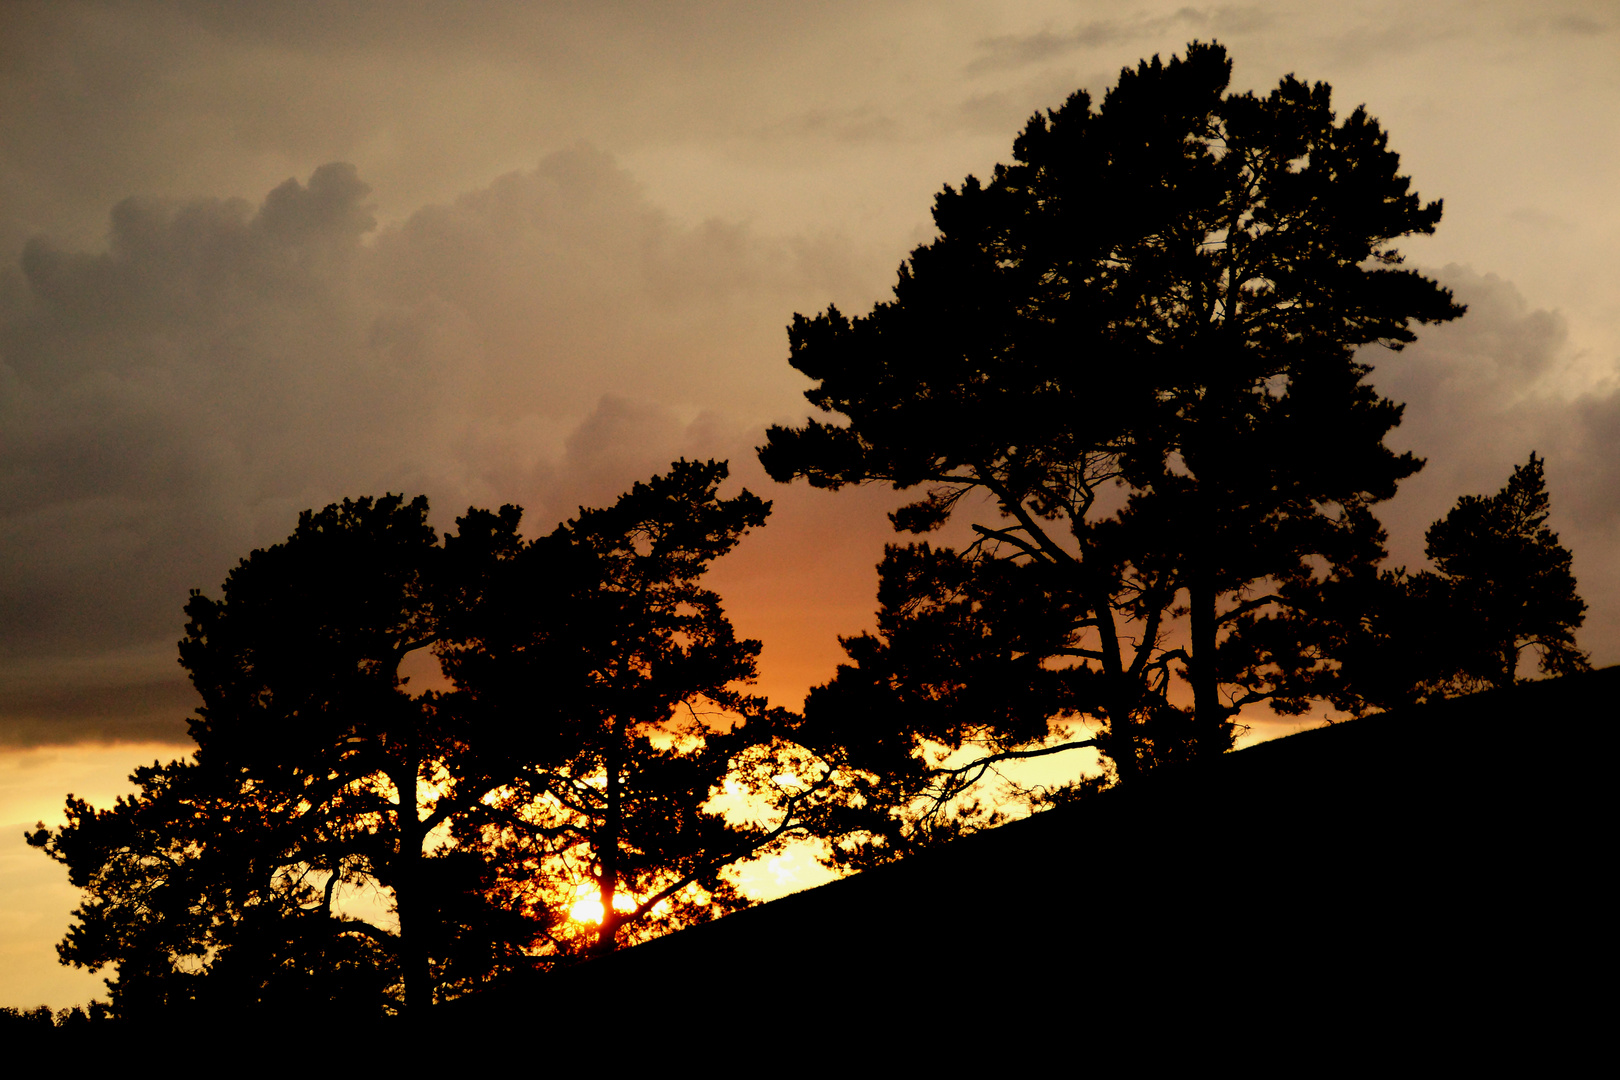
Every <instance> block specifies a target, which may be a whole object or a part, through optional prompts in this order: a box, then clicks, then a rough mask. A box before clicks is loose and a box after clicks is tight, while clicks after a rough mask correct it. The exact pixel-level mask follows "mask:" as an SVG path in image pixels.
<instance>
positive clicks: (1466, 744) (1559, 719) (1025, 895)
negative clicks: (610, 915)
mask: <svg viewBox="0 0 1620 1080" xmlns="http://www.w3.org/2000/svg"><path fill="white" fill-rule="evenodd" d="M1617 696H1620V667H1615V668H1608V669H1605V670H1602V671H1597V672H1591V673H1587V674H1582V675H1574V676H1569V677H1566V678H1562V679H1557V680H1552V681H1547V682H1540V683H1531V684H1525V685H1521V686H1518V687H1514V688H1512V689H1509V690H1504V691H1493V692H1490V693H1485V694H1479V695H1475V696H1472V697H1468V698H1460V699H1453V700H1448V701H1443V702H1439V703H1436V704H1433V705H1428V706H1423V707H1420V708H1413V709H1410V710H1406V711H1403V712H1399V713H1390V714H1381V715H1378V716H1373V717H1368V718H1365V719H1361V720H1355V721H1347V722H1344V723H1341V724H1336V725H1333V726H1330V727H1326V728H1320V729H1315V730H1310V731H1305V732H1302V733H1300V734H1297V735H1293V736H1290V737H1288V738H1284V739H1279V740H1276V741H1273V742H1269V743H1265V744H1262V745H1260V746H1256V747H1254V748H1252V749H1248V750H1244V751H1242V752H1240V753H1235V754H1229V755H1226V756H1224V757H1222V758H1219V759H1216V760H1212V761H1208V762H1205V763H1200V764H1195V765H1190V766H1186V767H1184V768H1180V769H1165V770H1160V771H1159V772H1157V773H1155V774H1154V775H1153V776H1152V777H1150V778H1148V779H1147V782H1146V783H1143V784H1141V785H1138V786H1136V787H1135V788H1134V789H1122V788H1116V789H1114V790H1111V791H1109V792H1106V793H1103V794H1101V795H1099V796H1097V797H1095V798H1093V799H1091V800H1089V801H1087V802H1085V803H1082V804H1078V805H1074V806H1070V807H1064V808H1059V809H1055V810H1052V811H1050V812H1048V813H1044V814H1040V815H1037V816H1035V817H1032V818H1029V819H1026V820H1022V821H1019V822H1016V823H1013V824H1010V825H1007V826H1005V827H1002V828H1000V829H996V830H992V831H988V832H984V833H979V834H976V835H973V836H970V837H967V838H965V839H963V840H960V841H957V842H955V843H952V844H949V845H946V846H944V847H942V848H940V849H936V850H934V851H930V852H925V853H923V854H920V855H918V856H915V857H913V858H911V859H909V860H906V861H904V862H901V863H898V864H892V865H889V866H886V867H881V868H878V869H876V870H873V871H870V872H868V873H865V874H861V875H858V876H856V877H852V878H846V879H843V880H840V881H837V882H834V883H832V884H829V885H825V886H822V887H821V888H817V889H811V890H808V891H806V892H803V893H799V894H796V895H794V896H790V897H787V898H784V899H782V900H778V901H775V902H772V903H769V904H765V905H763V906H761V907H758V908H753V909H750V910H747V911H744V912H741V913H739V914H736V915H733V916H731V917H729V918H726V919H724V920H721V921H719V922H716V923H712V924H709V925H706V926H701V927H697V928H695V929H692V930H688V931H684V932H681V933H679V934H675V935H671V936H668V937H665V938H661V939H658V940H655V941H652V942H649V943H647V944H645V945H640V946H637V947H636V948H633V949H628V950H624V951H621V952H620V953H617V954H615V955H612V956H608V957H604V958H601V959H597V960H592V961H590V962H588V963H585V964H582V965H580V966H578V967H575V968H573V969H571V970H567V971H563V972H559V973H556V974H553V975H548V976H544V977H540V978H537V979H534V980H533V981H530V982H524V983H511V984H508V985H507V986H506V987H505V988H504V989H497V990H493V991H490V992H486V993H483V994H478V995H474V996H472V997H470V998H467V999H464V1000H463V1001H459V1002H456V1003H454V1004H453V1005H451V1006H448V1007H446V1009H443V1010H440V1015H442V1016H445V1017H446V1019H453V1018H454V1019H459V1020H461V1021H463V1022H476V1025H477V1026H478V1027H480V1028H485V1029H488V1030H496V1029H499V1028H501V1027H503V1026H505V1025H506V1024H508V1023H511V1024H515V1025H516V1026H517V1027H519V1028H525V1027H527V1026H528V1025H529V1024H531V1023H532V1022H534V1018H535V1017H538V1016H544V1017H545V1018H546V1020H545V1024H546V1026H547V1027H548V1028H550V1029H552V1030H558V1031H565V1030H569V1029H570V1028H571V1027H575V1028H579V1029H581V1030H590V1029H591V1028H592V1027H593V1026H594V1025H596V1024H599V1023H606V1022H610V1015H619V1010H620V1009H633V1010H634V1011H635V1012H636V1013H637V1014H638V1015H639V1016H641V1017H643V1018H646V1017H647V1016H648V1015H649V1014H651V1015H652V1016H653V1018H654V1022H656V1021H657V1018H658V1017H662V1018H664V1019H665V1020H666V1021H667V1023H668V1026H669V1029H670V1031H671V1032H677V1031H679V1032H683V1033H684V1034H682V1036H681V1038H682V1039H683V1041H687V1042H688V1044H689V1045H692V1044H693V1043H694V1042H695V1043H696V1044H701V1045H703V1046H705V1047H708V1048H710V1049H713V1050H719V1049H723V1048H725V1047H726V1046H728V1045H731V1044H733V1043H734V1042H736V1041H738V1040H741V1041H743V1042H747V1043H750V1044H755V1043H758V1042H759V1041H761V1039H762V1038H763V1037H764V1036H763V1035H762V1033H763V1032H769V1031H773V1030H774V1031H778V1032H783V1031H792V1032H797V1033H799V1035H798V1037H801V1038H802V1037H810V1038H812V1039H815V1038H818V1037H834V1038H837V1039H839V1040H842V1039H844V1038H848V1037H850V1036H851V1035H853V1034H854V1033H856V1032H865V1033H866V1035H864V1036H862V1037H863V1038H865V1037H871V1038H875V1039H876V1040H877V1041H878V1043H879V1044H883V1045H897V1044H899V1043H901V1042H907V1041H911V1040H919V1039H920V1040H923V1041H924V1042H926V1043H930V1044H933V1043H937V1042H938V1041H939V1040H941V1039H944V1040H946V1041H947V1042H949V1041H951V1040H953V1039H955V1038H957V1037H960V1038H962V1039H964V1040H967V1041H970V1042H971V1041H973V1037H972V1036H971V1035H970V1034H969V1033H968V1031H967V1030H963V1031H959V1032H956V1033H954V1034H953V1032H952V1026H953V1025H969V1026H971V1027H972V1029H973V1030H978V1031H983V1030H986V1029H982V1028H980V1027H979V1026H980V1025H983V1024H986V1023H995V1024H1002V1025H1005V1024H1013V1025H1019V1024H1022V1023H1025V1022H1028V1023H1034V1022H1036V1021H1037V1020H1039V1021H1041V1023H1042V1025H1043V1030H1045V1031H1046V1032H1047V1035H1048V1036H1049V1037H1052V1038H1062V1039H1064V1040H1066V1038H1067V1035H1071V1034H1072V1035H1081V1034H1087V1037H1088V1039H1100V1040H1101V1041H1102V1042H1103V1043H1106V1042H1107V1040H1108V1035H1107V1033H1108V1031H1109V1030H1110V1027H1111V1025H1114V1024H1117V1023H1123V1025H1124V1027H1125V1028H1126V1029H1128V1030H1130V1031H1133V1032H1135V1033H1136V1037H1140V1036H1141V1034H1142V1032H1143V1030H1144V1028H1152V1027H1155V1026H1156V1025H1157V1024H1159V1023H1161V1022H1162V1023H1163V1024H1164V1025H1165V1031H1164V1038H1165V1039H1166V1040H1167V1043H1166V1045H1165V1046H1164V1047H1162V1048H1160V1050H1162V1051H1164V1052H1169V1051H1170V1050H1171V1049H1173V1048H1179V1049H1180V1050H1182V1051H1187V1050H1188V1049H1189V1047H1187V1046H1186V1045H1184V1044H1183V1043H1182V1042H1180V1040H1184V1039H1186V1038H1191V1037H1196V1036H1195V1033H1197V1032H1206V1033H1207V1032H1208V1031H1210V1030H1218V1031H1224V1032H1225V1033H1226V1034H1225V1035H1224V1036H1223V1038H1237V1037H1240V1036H1242V1037H1252V1036H1254V1035H1256V1034H1259V1035H1261V1036H1262V1037H1263V1038H1264V1040H1265V1041H1266V1042H1267V1044H1268V1045H1274V1040H1275V1038H1276V1037H1280V1036H1281V1033H1282V1032H1284V1031H1287V1030H1289V1029H1297V1028H1298V1027H1299V1025H1302V1024H1303V1025H1305V1026H1306V1027H1308V1028H1310V1029H1312V1030H1322V1029H1324V1028H1325V1029H1327V1030H1331V1031H1333V1032H1335V1033H1336V1035H1335V1037H1339V1038H1343V1037H1350V1038H1351V1042H1350V1043H1346V1044H1344V1046H1342V1047H1338V1048H1337V1049H1335V1048H1334V1047H1331V1046H1326V1045H1324V1046H1323V1047H1321V1048H1319V1050H1320V1052H1321V1053H1322V1054H1324V1055H1327V1058H1329V1059H1330V1058H1331V1057H1332V1055H1333V1054H1335V1053H1337V1052H1339V1050H1350V1049H1353V1047H1354V1046H1355V1045H1358V1044H1359V1042H1361V1041H1365V1040H1375V1041H1385V1040H1388V1039H1390V1038H1392V1037H1396V1036H1398V1035H1399V1033H1400V1032H1401V1031H1409V1032H1410V1033H1411V1034H1412V1035H1413V1036H1414V1037H1416V1038H1420V1039H1422V1040H1423V1041H1424V1043H1425V1045H1430V1046H1433V1045H1434V1044H1435V1042H1434V1041H1435V1040H1437V1039H1438V1040H1441V1041H1444V1040H1447V1039H1450V1038H1451V1037H1453V1036H1457V1037H1466V1038H1470V1039H1472V1038H1475V1037H1484V1038H1491V1039H1501V1038H1507V1039H1510V1040H1513V1041H1515V1042H1522V1041H1523V1040H1524V1039H1525V1038H1526V1037H1528V1036H1531V1035H1536V1034H1537V1033H1539V1032H1541V1030H1542V1029H1540V1028H1535V1027H1532V1028H1526V1027H1525V1025H1526V1024H1533V1023H1535V1022H1538V1021H1535V1020H1532V1017H1539V1018H1541V1019H1546V1018H1545V1017H1544V1016H1543V1015H1542V1014H1543V1012H1544V1011H1545V1010H1547V1009H1548V1005H1549V1002H1558V1003H1560V1004H1559V1006H1558V1008H1556V1009H1554V1010H1552V1011H1554V1012H1556V1013H1557V1019H1556V1020H1555V1021H1554V1022H1555V1023H1563V1024H1577V1023H1578V1017H1579V1015H1580V1010H1579V1009H1578V1008H1577V1009H1574V1010H1573V1011H1568V1012H1566V1011H1564V1009H1563V1007H1562V1006H1563V1005H1565V1004H1570V1005H1572V1004H1573V1003H1574V1002H1575V1001H1576V1000H1579V999H1580V997H1581V996H1582V995H1584V991H1581V990H1579V989H1578V984H1577V983H1574V982H1570V981H1566V977H1565V976H1566V972H1572V971H1573V969H1576V968H1580V967H1583V966H1586V965H1588V964H1601V962H1602V961H1601V960H1600V959H1599V958H1600V957H1601V956H1602V955H1603V954H1604V953H1603V950H1605V949H1607V945H1606V944H1605V942H1607V941H1608V940H1609V938H1610V932H1609V931H1608V930H1607V929H1606V928H1604V927H1606V925H1607V922H1606V920H1605V921H1600V919H1599V905H1600V903H1601V901H1600V899H1599V898H1600V895H1601V894H1600V892H1599V886H1600V884H1601V881H1602V880H1605V879H1606V876H1607V875H1606V873H1605V871H1604V867H1603V865H1602V863H1603V861H1605V858H1606V857H1605V856H1604V855H1603V853H1604V852H1606V851H1607V850H1608V849H1609V842H1608V839H1607V836H1608V832H1609V830H1610V827H1611V823H1612V818H1613V815H1612V812H1611V811H1609V810H1608V809H1607V807H1608V799H1607V796H1606V794H1605V793H1606V791H1607V790H1608V787H1609V781H1608V775H1607V774H1608V771H1609V769H1610V763H1611V762H1612V761H1613V760H1614V754H1613V749H1614V742H1615V735H1614V726H1613V724H1612V723H1611V719H1612V717H1613V714H1614V705H1613V702H1614V701H1615V700H1616V697H1617ZM1565 745H1567V746H1571V747H1579V750H1578V752H1577V751H1575V750H1573V749H1570V750H1565V749H1558V747H1560V746H1565ZM697 987H702V988H705V993H704V995H703V996H702V997H701V998H694V997H692V996H691V990H692V989H693V988H697ZM727 988H729V990H728V989H727ZM1592 1000H1597V999H1595V998H1594V999H1592ZM604 1006H606V1007H607V1009H608V1010H609V1013H608V1014H604V1013H603V1012H602V1011H601V1010H602V1009H603V1007H604ZM1510 1015H1511V1016H1512V1018H1513V1019H1512V1024H1511V1026H1509V1027H1508V1028H1504V1029H1503V1030H1501V1031H1496V1032H1493V1031H1490V1030H1487V1029H1488V1028H1490V1027H1491V1026H1493V1025H1494V1024H1496V1023H1497V1022H1498V1021H1499V1020H1502V1019H1503V1018H1504V1017H1507V1016H1510ZM1054 1019H1056V1020H1059V1021H1060V1022H1061V1025H1062V1026H1060V1027H1057V1028H1049V1027H1045V1024H1046V1022H1047V1021H1050V1020H1054ZM918 1025H922V1026H918ZM993 1030H1005V1031H1007V1033H1008V1034H1012V1033H1013V1032H1014V1031H1016V1030H1020V1029H1019V1028H997V1029H993ZM1267 1032H1270V1033H1269V1034H1268V1033H1267ZM817 1033H819V1035H818V1034H817ZM1244 1033H1247V1035H1246V1036H1245V1035H1244ZM1548 1034H1549V1037H1550V1031H1549V1032H1548ZM1482 1048H1483V1047H1482V1046H1481V1045H1473V1046H1472V1048H1471V1050H1470V1052H1473V1051H1478V1050H1480V1049H1482ZM1116 1049H1117V1048H1116ZM1149 1049H1150V1048H1144V1053H1149ZM1228 1049H1230V1048H1229V1047H1228ZM1223 1052H1224V1051H1223ZM1149 1056H1151V1053H1150V1055H1149Z"/></svg>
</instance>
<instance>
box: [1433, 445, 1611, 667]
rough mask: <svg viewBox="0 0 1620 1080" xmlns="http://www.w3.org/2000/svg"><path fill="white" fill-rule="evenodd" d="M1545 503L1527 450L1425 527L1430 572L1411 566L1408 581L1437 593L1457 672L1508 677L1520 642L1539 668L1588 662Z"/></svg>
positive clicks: (1569, 577) (1579, 615)
mask: <svg viewBox="0 0 1620 1080" xmlns="http://www.w3.org/2000/svg"><path fill="white" fill-rule="evenodd" d="M1550 509H1551V500H1549V499H1548V497H1547V486H1546V475H1545V469H1544V462H1543V460H1542V459H1541V458H1539V457H1537V456H1536V455H1535V453H1534V452H1532V453H1531V455H1530V460H1529V461H1527V462H1525V463H1524V464H1523V465H1520V466H1518V467H1517V468H1515V469H1514V470H1513V475H1512V477H1510V478H1509V479H1508V482H1507V486H1506V487H1504V488H1503V489H1502V490H1501V491H1498V492H1497V493H1496V494H1495V495H1491V496H1482V495H1465V496H1463V497H1462V498H1461V499H1458V500H1457V505H1456V506H1455V507H1453V508H1452V509H1451V511H1450V512H1449V513H1448V514H1446V516H1445V517H1444V518H1442V519H1440V520H1439V521H1437V522H1435V523H1434V524H1433V525H1431V526H1430V527H1429V531H1428V533H1426V534H1425V536H1424V539H1425V540H1426V541H1427V546H1426V547H1425V549H1424V553H1425V554H1426V555H1428V557H1429V559H1430V560H1431V561H1432V562H1433V563H1434V566H1435V571H1436V573H1435V575H1433V578H1431V576H1430V575H1419V577H1418V585H1417V587H1418V588H1419V589H1425V588H1426V589H1430V590H1434V591H1437V592H1439V593H1440V594H1441V595H1442V596H1443V597H1444V599H1445V606H1446V607H1447V608H1448V609H1449V614H1450V620H1449V621H1448V626H1447V629H1446V635H1447V636H1450V637H1454V638H1455V640H1456V642H1457V645H1458V652H1457V661H1458V662H1457V665H1456V675H1455V677H1456V678H1458V679H1460V680H1464V681H1467V682H1472V683H1475V684H1483V685H1489V686H1497V687H1502V686H1511V685H1513V683H1514V682H1515V681H1517V678H1518V669H1519V655H1520V654H1521V653H1522V652H1523V651H1524V650H1525V649H1527V648H1533V649H1535V650H1536V653H1537V654H1538V657H1539V667H1540V669H1541V672H1542V674H1544V675H1567V674H1571V673H1573V672H1577V671H1585V670H1586V669H1587V668H1588V666H1589V665H1588V662H1587V654H1586V653H1584V652H1582V651H1581V650H1580V649H1579V648H1577V647H1576V645H1575V631H1576V630H1577V629H1578V628H1579V627H1580V625H1581V624H1582V623H1583V622H1585V621H1586V602H1585V601H1584V600H1582V599H1581V598H1580V596H1579V595H1578V594H1577V593H1576V591H1575V575H1574V574H1573V573H1572V572H1571V570H1570V565H1571V562H1572V556H1571V555H1570V551H1569V549H1568V548H1566V547H1564V546H1563V545H1562V544H1560V543H1559V542H1558V534H1557V533H1555V532H1553V531H1552V530H1551V529H1549V528H1547V515H1548V513H1549V511H1550Z"/></svg>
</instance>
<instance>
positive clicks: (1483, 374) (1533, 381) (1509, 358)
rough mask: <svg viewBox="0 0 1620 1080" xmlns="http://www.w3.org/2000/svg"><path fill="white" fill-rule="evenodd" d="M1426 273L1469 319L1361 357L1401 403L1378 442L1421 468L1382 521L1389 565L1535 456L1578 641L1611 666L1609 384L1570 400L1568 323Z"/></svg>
mask: <svg viewBox="0 0 1620 1080" xmlns="http://www.w3.org/2000/svg"><path fill="white" fill-rule="evenodd" d="M1434 276H1435V277H1437V278H1438V279H1439V280H1440V281H1441V282H1443V283H1444V284H1445V285H1447V286H1448V287H1450V288H1451V289H1453V290H1454V292H1455V293H1456V295H1457V299H1458V300H1459V301H1461V302H1462V303H1465V304H1467V305H1468V309H1469V310H1468V313H1467V314H1466V315H1464V316H1463V317H1462V318H1461V319H1459V320H1457V321H1455V322H1452V323H1448V324H1446V325H1443V326H1438V327H1430V328H1427V329H1423V330H1420V337H1419V340H1418V342H1417V343H1416V344H1414V345H1411V346H1409V347H1407V348H1406V349H1405V350H1403V351H1401V352H1398V353H1391V352H1387V351H1380V350H1376V349H1369V350H1366V351H1365V352H1364V353H1363V358H1364V359H1366V360H1368V361H1369V362H1371V363H1373V364H1374V365H1375V368H1374V374H1373V382H1374V384H1375V385H1377V386H1378V388H1379V389H1380V390H1381V391H1382V392H1383V393H1384V394H1385V395H1387V396H1389V397H1391V398H1393V399H1394V400H1396V401H1401V402H1404V403H1405V405H1406V411H1405V414H1404V416H1403V419H1402V423H1401V426H1400V427H1399V428H1397V429H1396V430H1395V432H1394V433H1392V435H1391V437H1390V439H1389V442H1390V443H1391V445H1393V446H1396V447H1397V448H1399V449H1403V450H1411V451H1412V452H1414V453H1416V454H1418V455H1419V456H1421V457H1424V458H1426V459H1427V464H1426V465H1425V467H1424V469H1423V471H1422V472H1420V473H1419V474H1418V475H1417V476H1415V477H1413V478H1411V479H1409V480H1407V481H1406V482H1405V483H1404V484H1403V485H1402V488H1401V492H1400V494H1399V495H1398V496H1397V497H1396V498H1395V500H1393V502H1391V503H1390V504H1388V506H1387V508H1385V509H1384V510H1383V512H1382V513H1381V516H1382V517H1383V519H1384V521H1385V523H1386V525H1387V526H1388V528H1389V531H1390V535H1391V544H1390V547H1391V555H1392V561H1393V562H1394V563H1396V564H1397V565H1402V564H1404V565H1407V566H1409V567H1412V568H1417V567H1420V566H1422V565H1424V564H1425V560H1424V558H1423V534H1424V532H1425V531H1426V530H1427V528H1428V526H1429V525H1430V524H1431V523H1432V522H1434V521H1435V520H1437V519H1438V518H1440V517H1441V516H1442V515H1444V514H1445V513H1446V511H1447V510H1449V509H1450V508H1451V506H1452V505H1453V504H1454V503H1455V502H1456V500H1457V498H1458V497H1460V496H1462V495H1479V494H1490V493H1493V492H1495V491H1497V490H1498V489H1500V488H1501V487H1502V485H1504V484H1505V483H1506V482H1507V479H1508V476H1509V475H1510V474H1511V473H1512V471H1513V467H1514V466H1515V465H1519V464H1522V463H1523V462H1524V461H1525V460H1526V459H1527V458H1528V457H1529V455H1530V452H1531V451H1532V450H1534V451H1536V452H1538V453H1540V454H1541V455H1542V456H1543V457H1544V458H1545V459H1546V460H1547V487H1548V492H1549V495H1550V496H1551V499H1552V520H1551V524H1552V526H1553V528H1554V529H1555V530H1557V531H1558V532H1559V533H1560V536H1561V538H1562V540H1563V542H1564V543H1565V545H1566V546H1568V547H1569V548H1570V550H1571V551H1573V552H1574V553H1575V569H1576V575H1577V578H1578V579H1579V580H1580V583H1581V593H1582V595H1583V596H1584V597H1585V599H1586V600H1587V603H1588V604H1589V605H1590V612H1589V615H1588V624H1587V627H1586V630H1585V631H1584V632H1583V634H1582V641H1583V643H1584V645H1585V646H1586V647H1587V648H1589V649H1591V650H1592V651H1593V652H1594V655H1595V658H1596V659H1597V660H1598V661H1599V662H1603V663H1613V662H1615V661H1617V660H1620V595H1617V593H1616V588H1615V586H1616V585H1620V578H1617V575H1616V570H1615V568H1616V566H1620V454H1617V452H1616V451H1617V448H1620V383H1617V381H1616V379H1615V378H1613V377H1611V378H1610V379H1608V380H1607V381H1605V382H1602V383H1599V384H1598V385H1596V386H1593V387H1588V388H1586V389H1573V390H1572V389H1571V388H1572V387H1579V386H1580V381H1581V375H1580V369H1579V367H1578V362H1579V361H1580V359H1581V358H1580V357H1579V355H1578V353H1577V350H1576V349H1575V348H1574V347H1573V345H1572V344H1571V340H1570V332H1569V327H1568V324H1567V321H1566V320H1565V318H1564V316H1563V315H1562V314H1561V313H1559V312H1558V311H1553V310H1547V309H1544V308H1537V307H1534V306H1533V305H1531V304H1530V303H1529V302H1528V301H1526V299H1525V298H1524V296H1523V295H1522V294H1521V293H1520V291H1519V290H1518V288H1517V287H1516V286H1515V285H1514V284H1513V283H1512V282H1510V281H1506V280H1504V279H1502V278H1500V277H1498V276H1497V275H1495V274H1480V273H1478V272H1476V271H1474V270H1472V269H1470V268H1468V267H1463V266H1456V265H1452V266H1447V267H1445V268H1444V269H1443V270H1440V271H1438V272H1435V274H1434ZM1617 374H1620V372H1617Z"/></svg>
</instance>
